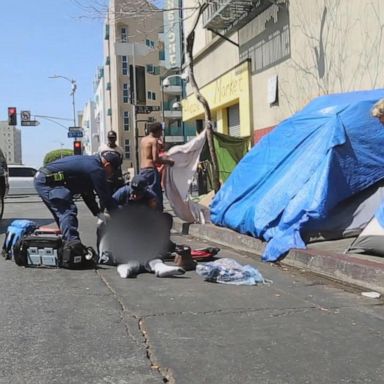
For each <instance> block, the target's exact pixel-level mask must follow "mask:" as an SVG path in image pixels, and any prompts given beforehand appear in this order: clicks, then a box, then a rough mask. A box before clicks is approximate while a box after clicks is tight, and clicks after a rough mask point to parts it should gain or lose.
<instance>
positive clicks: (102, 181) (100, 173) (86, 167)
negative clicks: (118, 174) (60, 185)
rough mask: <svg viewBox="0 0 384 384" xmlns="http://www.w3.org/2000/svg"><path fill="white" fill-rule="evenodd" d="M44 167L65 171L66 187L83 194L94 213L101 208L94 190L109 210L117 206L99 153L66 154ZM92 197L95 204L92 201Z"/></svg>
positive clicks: (53, 170) (73, 192)
mask: <svg viewBox="0 0 384 384" xmlns="http://www.w3.org/2000/svg"><path fill="white" fill-rule="evenodd" d="M44 168H45V169H47V170H48V171H50V172H52V173H55V172H63V173H64V181H65V187H66V188H68V189H69V190H70V191H71V192H72V194H81V195H82V196H83V197H84V198H85V199H84V200H85V202H86V204H87V206H88V207H89V209H90V210H91V211H92V213H93V214H94V215H96V214H97V213H98V211H99V209H98V208H96V207H97V204H96V201H95V200H94V193H93V191H95V192H96V194H97V195H98V196H99V199H100V202H101V204H102V206H103V207H105V208H107V209H108V210H109V211H111V210H113V209H115V208H116V207H117V204H116V202H115V200H113V199H112V196H111V193H110V190H109V186H108V183H107V175H106V173H105V171H104V168H103V165H102V163H101V158H100V156H99V155H91V156H88V155H82V156H78V155H75V156H65V157H63V158H61V159H58V160H55V161H53V162H52V163H49V164H47V165H46V166H45V167H44ZM92 197H93V200H94V204H93V203H92V201H90V200H91V199H92ZM95 204H96V205H95Z"/></svg>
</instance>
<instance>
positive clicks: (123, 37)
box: [120, 27, 128, 43]
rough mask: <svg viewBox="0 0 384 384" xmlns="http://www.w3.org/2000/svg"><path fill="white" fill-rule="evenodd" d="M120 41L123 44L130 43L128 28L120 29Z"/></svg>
mask: <svg viewBox="0 0 384 384" xmlns="http://www.w3.org/2000/svg"><path fill="white" fill-rule="evenodd" d="M120 41H121V42H122V43H127V42H128V31H127V28H126V27H122V28H121V29H120Z"/></svg>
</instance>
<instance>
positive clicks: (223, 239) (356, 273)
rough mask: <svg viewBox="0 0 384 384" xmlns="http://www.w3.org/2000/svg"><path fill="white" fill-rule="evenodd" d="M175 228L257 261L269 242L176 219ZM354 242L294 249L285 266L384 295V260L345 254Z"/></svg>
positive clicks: (335, 241)
mask: <svg viewBox="0 0 384 384" xmlns="http://www.w3.org/2000/svg"><path fill="white" fill-rule="evenodd" d="M173 228H174V230H175V231H176V232H180V233H184V234H189V235H191V236H193V237H195V238H198V239H203V240H207V241H214V242H216V243H218V244H222V245H225V246H227V247H230V248H233V249H236V250H240V251H243V252H247V253H248V254H250V255H251V256H252V257H255V258H257V259H260V255H261V254H262V253H263V251H264V248H265V242H263V241H261V240H260V239H256V238H253V237H251V236H247V235H243V234H240V233H238V232H235V231H233V230H230V229H228V228H222V227H218V226H216V225H213V224H188V223H185V222H183V221H181V220H180V219H178V218H174V226H173ZM353 240H354V239H353V238H349V239H342V240H334V241H322V242H316V243H311V244H309V245H308V248H307V249H293V250H291V251H290V252H289V253H288V255H287V256H286V257H285V258H284V259H283V260H282V261H281V264H283V265H289V266H292V267H295V268H299V269H304V270H308V271H311V272H313V273H316V274H319V275H322V276H324V277H327V278H331V279H335V280H337V281H338V282H340V283H344V284H350V285H351V284H352V285H355V286H357V287H360V288H363V289H365V290H373V291H377V292H380V293H381V294H384V258H381V257H376V256H370V255H361V254H360V255H359V254H351V253H348V254H344V250H345V249H347V247H348V245H349V244H351V243H352V241H353Z"/></svg>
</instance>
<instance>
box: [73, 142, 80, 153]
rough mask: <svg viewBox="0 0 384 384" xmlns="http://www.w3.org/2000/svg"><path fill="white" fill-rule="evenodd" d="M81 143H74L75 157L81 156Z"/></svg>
mask: <svg viewBox="0 0 384 384" xmlns="http://www.w3.org/2000/svg"><path fill="white" fill-rule="evenodd" d="M81 152H82V150H81V141H80V140H75V141H74V142H73V154H74V155H81Z"/></svg>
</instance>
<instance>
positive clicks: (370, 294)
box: [361, 291, 381, 299]
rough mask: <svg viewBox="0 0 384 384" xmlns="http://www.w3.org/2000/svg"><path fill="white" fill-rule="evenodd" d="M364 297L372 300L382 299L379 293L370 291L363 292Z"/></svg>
mask: <svg viewBox="0 0 384 384" xmlns="http://www.w3.org/2000/svg"><path fill="white" fill-rule="evenodd" d="M361 295H362V296H365V297H369V298H370V299H380V297H381V294H380V293H379V292H374V291H369V292H361Z"/></svg>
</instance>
